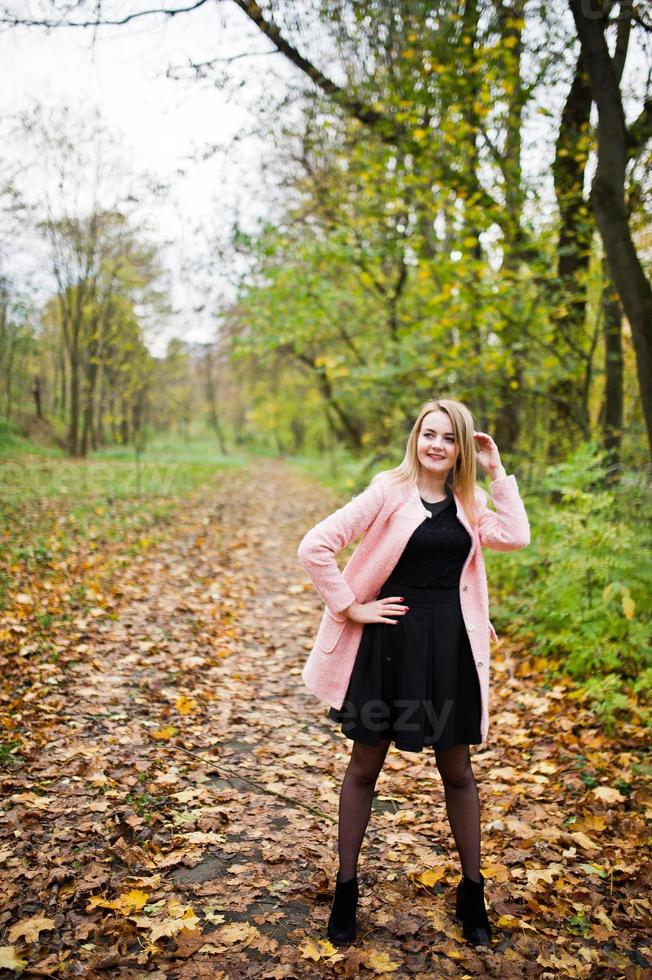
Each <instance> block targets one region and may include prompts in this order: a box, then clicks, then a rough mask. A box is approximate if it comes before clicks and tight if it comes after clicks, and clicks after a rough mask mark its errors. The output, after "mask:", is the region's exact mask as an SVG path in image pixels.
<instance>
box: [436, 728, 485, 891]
mask: <svg viewBox="0 0 652 980" xmlns="http://www.w3.org/2000/svg"><path fill="white" fill-rule="evenodd" d="M435 759H436V761H437V768H438V770H439V773H440V775H441V778H442V781H443V783H444V795H445V799H446V812H447V814H448V821H449V823H450V825H451V830H452V831H453V837H454V838H455V844H456V845H457V852H458V854H459V856H460V861H461V863H462V874H464V875H466V876H467V877H468V878H472V879H473V880H474V881H480V798H479V796H478V787H477V786H476V783H475V776H474V774H473V769H472V767H471V752H470V749H469V746H468V745H454V746H453V748H452V749H444V750H442V749H435Z"/></svg>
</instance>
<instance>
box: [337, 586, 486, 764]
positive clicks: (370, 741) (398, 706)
mask: <svg viewBox="0 0 652 980" xmlns="http://www.w3.org/2000/svg"><path fill="white" fill-rule="evenodd" d="M388 596H403V598H404V599H405V602H404V605H407V606H409V607H410V608H409V611H408V612H406V613H404V614H402V615H397V616H391V615H390V618H392V619H396V620H398V622H397V623H396V625H394V624H392V623H365V625H364V629H363V632H362V636H361V639H360V645H359V648H358V652H357V655H356V660H355V663H354V665H353V671H352V673H351V679H350V681H349V686H348V690H347V693H346V696H345V699H344V703H343V705H342V707H341V708H339V709H337V708H331V709H330V710H329V712H328V717H329V718H331V719H332V720H333V721H336V722H338V723H340V724H341V726H342V732H343V733H344V735H346V736H347V738H350V739H352V740H354V741H356V742H362V743H363V744H365V745H378V743H379V742H380V740H381V739H387V738H389V739H391V740H392V741H393V742H394V743H395V744H396V748H397V749H401V750H403V751H406V752H420V751H422V750H423V749H424V748H425V747H426V746H432V747H434V748H437V749H449V748H452V747H453V746H454V745H458V744H471V745H477V744H479V743H480V742H481V741H482V738H481V735H480V721H481V696H480V681H479V678H478V672H477V669H476V666H475V662H474V660H473V653H472V651H471V645H470V643H469V638H468V635H467V631H466V626H465V625H464V619H463V617H462V608H461V605H460V596H459V587H457V588H448V589H417V588H407V587H406V586H397V585H392V583H391V581H387V582H385V584H384V585H383V587H382V589H381V590H380V592H379V594H378V598H379V599H382V598H386V597H388Z"/></svg>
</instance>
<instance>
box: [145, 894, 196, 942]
mask: <svg viewBox="0 0 652 980" xmlns="http://www.w3.org/2000/svg"><path fill="white" fill-rule="evenodd" d="M168 912H171V913H172V917H171V918H169V919H162V920H160V921H158V922H152V924H151V926H150V928H151V934H150V940H151V942H153V943H155V942H156V940H157V939H160V938H161V937H162V936H176V934H177V933H178V932H181V930H182V929H189V930H190V932H194V931H195V929H196V928H197V926H198V925H199V919H198V918H197V916H196V915H195V913H194V912H193V910H192V907H191V906H190V905H189V906H188V908H186V909H183V908H182V906H181V905H180V904H179V902H176V901H172V902H168ZM175 913H177V914H176V915H175ZM178 913H181V914H178Z"/></svg>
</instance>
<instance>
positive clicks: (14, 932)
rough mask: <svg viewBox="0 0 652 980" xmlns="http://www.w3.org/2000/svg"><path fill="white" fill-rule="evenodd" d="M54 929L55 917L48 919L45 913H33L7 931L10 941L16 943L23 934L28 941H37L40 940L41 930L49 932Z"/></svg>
mask: <svg viewBox="0 0 652 980" xmlns="http://www.w3.org/2000/svg"><path fill="white" fill-rule="evenodd" d="M49 929H54V919H47V918H46V917H45V916H43V915H33V916H32V918H31V919H22V920H21V921H20V922H17V923H16V925H14V926H12V927H11V929H10V930H9V932H8V933H7V935H8V937H9V942H10V943H15V942H16V940H17V939H20V937H21V936H22V937H23V938H24V940H25V942H26V943H35V942H37V940H38V934H39V932H47V931H48V930H49Z"/></svg>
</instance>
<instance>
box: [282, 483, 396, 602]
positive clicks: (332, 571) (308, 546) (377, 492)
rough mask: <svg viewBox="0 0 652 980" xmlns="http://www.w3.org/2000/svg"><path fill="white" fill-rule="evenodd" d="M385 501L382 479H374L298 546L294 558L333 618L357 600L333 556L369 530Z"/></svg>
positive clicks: (326, 518)
mask: <svg viewBox="0 0 652 980" xmlns="http://www.w3.org/2000/svg"><path fill="white" fill-rule="evenodd" d="M384 499H385V491H384V486H383V482H382V480H379V479H375V480H373V481H372V482H371V483H370V484H369V486H368V487H367V488H366V489H365V490H363V491H362V493H359V494H357V495H356V496H355V497H353V498H352V499H351V500H350V501H349V503H348V504H344V506H343V507H340V508H339V509H338V510H336V511H334V512H333V513H332V514H330V515H329V516H328V517H325V518H324V520H323V521H320V522H319V523H318V524H315V526H314V527H313V528H311V529H310V530H309V531H308V532H307V534H305V535H304V537H303V538H302V540H301V543H300V544H299V548H298V550H297V558H298V559H299V561H300V562H301V564H302V565H303V567H304V568H305V570H306V571H307V573H308V575H309V576H310V578H311V579H312V582H313V585H314V586H315V588H316V589H317V591H318V592H319V593H320V595H321V596H322V598H323V600H324V602H325V603H326V605H327V607H328V610H329V612H330V613H331V614H332V615H334V616H335V618H339V619H342V618H343V617H341V616H339V617H338V616H336V614H337V613H339V612H341V610H343V609H346V608H347V606H350V605H351V603H352V602H355V601H356V599H357V597H356V594H355V592H354V591H353V589H352V588H351V586H350V585H349V584H348V582H347V581H346V579H345V578H344V576H343V575H342V573H341V572H340V570H339V568H338V565H337V562H336V560H335V555H337V554H338V553H339V552H340V551H342V550H343V549H344V548H346V546H347V545H348V544H349V543H350V542H351V541H355V539H356V538H358V537H359V536H360V535H361V534H362V532H363V531H365V530H366V529H367V528H368V527H369V525H370V524H371V523H372V522H373V521H374V519H375V518H376V517H377V516H378V514H379V513H380V511H381V510H382V506H383V503H384Z"/></svg>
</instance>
